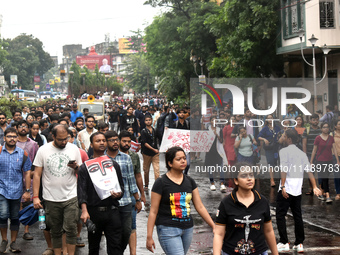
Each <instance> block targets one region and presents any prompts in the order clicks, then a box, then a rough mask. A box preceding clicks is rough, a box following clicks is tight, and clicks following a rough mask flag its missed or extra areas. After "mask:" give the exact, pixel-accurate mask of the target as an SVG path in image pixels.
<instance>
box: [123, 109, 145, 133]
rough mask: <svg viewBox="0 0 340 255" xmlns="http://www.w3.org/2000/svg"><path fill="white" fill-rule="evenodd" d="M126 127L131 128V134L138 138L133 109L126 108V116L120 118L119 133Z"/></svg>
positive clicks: (137, 127) (136, 122)
mask: <svg viewBox="0 0 340 255" xmlns="http://www.w3.org/2000/svg"><path fill="white" fill-rule="evenodd" d="M128 126H132V128H133V133H134V135H135V136H136V137H139V136H140V132H139V130H140V129H139V126H138V121H137V118H136V116H135V115H133V108H132V106H129V107H128V108H127V114H126V115H123V117H121V122H120V131H125V130H126V128H127V127H128Z"/></svg>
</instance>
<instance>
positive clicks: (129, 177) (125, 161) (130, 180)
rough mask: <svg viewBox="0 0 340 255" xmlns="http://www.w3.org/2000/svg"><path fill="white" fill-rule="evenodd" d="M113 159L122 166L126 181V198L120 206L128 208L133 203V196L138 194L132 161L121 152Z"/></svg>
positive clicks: (124, 197) (123, 198) (120, 202)
mask: <svg viewBox="0 0 340 255" xmlns="http://www.w3.org/2000/svg"><path fill="white" fill-rule="evenodd" d="M108 156H109V155H108ZM109 157H110V156H109ZM112 159H113V160H114V161H116V162H117V163H118V165H119V166H120V170H121V172H122V176H123V181H124V196H123V197H122V198H121V199H120V200H119V206H126V205H128V204H130V203H132V201H131V196H132V194H134V193H137V192H138V188H137V184H136V179H135V175H134V172H133V165H132V161H131V158H130V156H129V155H127V154H125V153H122V152H120V151H118V154H117V155H116V157H115V158H112Z"/></svg>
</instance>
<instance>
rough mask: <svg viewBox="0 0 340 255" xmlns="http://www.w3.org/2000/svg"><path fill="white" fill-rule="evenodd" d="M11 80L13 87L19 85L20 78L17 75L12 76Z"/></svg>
mask: <svg viewBox="0 0 340 255" xmlns="http://www.w3.org/2000/svg"><path fill="white" fill-rule="evenodd" d="M10 80H11V85H12V86H16V85H18V76H17V75H11V76H10Z"/></svg>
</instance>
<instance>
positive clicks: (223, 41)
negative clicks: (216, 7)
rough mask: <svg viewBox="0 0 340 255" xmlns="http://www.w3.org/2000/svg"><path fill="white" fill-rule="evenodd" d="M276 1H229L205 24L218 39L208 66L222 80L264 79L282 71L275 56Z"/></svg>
mask: <svg viewBox="0 0 340 255" xmlns="http://www.w3.org/2000/svg"><path fill="white" fill-rule="evenodd" d="M278 10H279V1H277V0H276V1H272V0H229V1H226V3H225V5H224V7H223V8H221V10H220V12H219V13H217V14H211V15H209V16H208V17H207V19H206V21H205V24H206V25H208V26H209V27H210V31H211V32H212V33H213V34H214V35H215V36H216V37H218V39H217V41H216V42H217V47H218V53H219V56H216V57H215V58H214V59H213V60H212V62H211V65H210V70H211V71H212V74H213V75H216V76H221V77H223V76H224V77H225V76H226V77H263V76H269V75H270V74H272V73H273V72H275V71H278V70H280V71H281V70H282V60H281V56H277V55H276V52H275V50H276V47H275V43H276V36H277V28H278V24H279V17H280V15H279V12H278Z"/></svg>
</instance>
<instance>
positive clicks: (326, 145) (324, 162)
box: [310, 122, 340, 203]
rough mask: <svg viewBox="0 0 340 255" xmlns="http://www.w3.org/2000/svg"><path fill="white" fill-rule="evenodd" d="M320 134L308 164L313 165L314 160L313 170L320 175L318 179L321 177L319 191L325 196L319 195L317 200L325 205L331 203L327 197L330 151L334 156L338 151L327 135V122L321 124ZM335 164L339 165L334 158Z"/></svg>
mask: <svg viewBox="0 0 340 255" xmlns="http://www.w3.org/2000/svg"><path fill="white" fill-rule="evenodd" d="M321 132H322V133H321V135H318V136H317V137H316V138H315V141H314V147H313V151H312V156H311V159H310V163H311V165H313V162H314V158H315V165H313V166H314V169H315V170H316V171H317V172H319V173H320V175H319V177H321V189H322V193H323V194H324V195H325V196H324V195H321V196H319V199H320V200H321V201H326V203H332V199H331V198H330V196H329V183H328V182H329V179H328V175H329V171H330V169H333V156H332V149H333V152H334V155H338V151H337V148H336V145H335V143H334V138H333V136H330V135H329V124H328V123H327V122H324V123H322V124H321ZM336 162H337V164H338V165H340V161H339V158H336ZM318 170H319V171H318Z"/></svg>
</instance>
